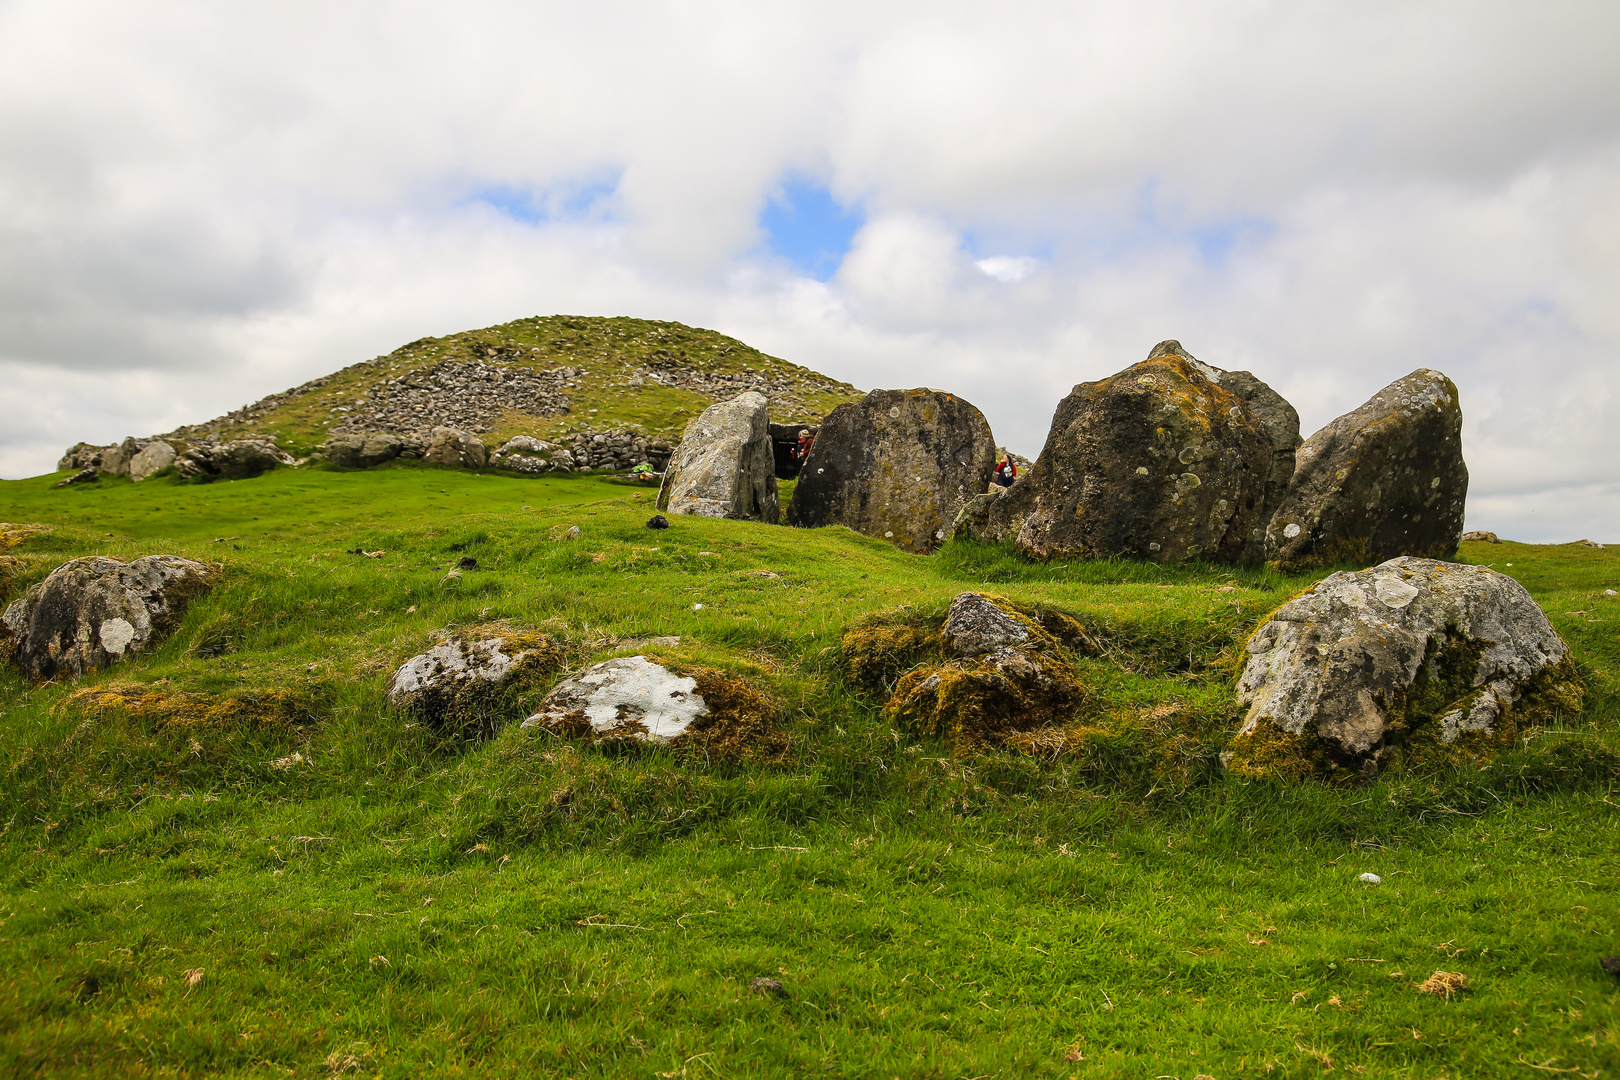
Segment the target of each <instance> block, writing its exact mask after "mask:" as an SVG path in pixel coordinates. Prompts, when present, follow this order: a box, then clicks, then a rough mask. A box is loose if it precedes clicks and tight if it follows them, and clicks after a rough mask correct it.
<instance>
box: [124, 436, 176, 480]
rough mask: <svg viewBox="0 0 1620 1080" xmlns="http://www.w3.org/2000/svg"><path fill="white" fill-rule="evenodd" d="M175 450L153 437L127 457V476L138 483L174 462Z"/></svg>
mask: <svg viewBox="0 0 1620 1080" xmlns="http://www.w3.org/2000/svg"><path fill="white" fill-rule="evenodd" d="M175 457H176V455H175V450H174V447H173V446H170V445H169V444H168V443H166V442H164V441H163V440H162V439H153V440H152V441H151V442H149V443H147V444H146V446H145V447H143V448H142V449H141V450H139V451H137V452H136V454H135V456H134V457H132V458H130V459H129V478H130V479H131V480H134V481H135V482H137V483H139V482H140V481H142V480H146V479H150V478H151V477H152V476H154V475H155V474H157V473H160V472H162V471H163V470H164V469H167V468H168V467H169V466H170V465H173V464H174V459H175Z"/></svg>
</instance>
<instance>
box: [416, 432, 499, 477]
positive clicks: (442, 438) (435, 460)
mask: <svg viewBox="0 0 1620 1080" xmlns="http://www.w3.org/2000/svg"><path fill="white" fill-rule="evenodd" d="M422 460H424V461H427V462H429V463H430V464H433V465H454V466H456V467H458V468H462V469H482V468H483V467H484V466H485V465H487V464H489V448H488V447H486V446H485V445H484V444H483V443H482V442H481V441H480V440H479V438H478V436H476V435H474V434H472V433H471V432H467V431H460V430H458V429H456V428H450V427H436V428H434V429H433V434H432V436H431V438H430V439H429V441H428V448H427V453H426V454H424V455H422Z"/></svg>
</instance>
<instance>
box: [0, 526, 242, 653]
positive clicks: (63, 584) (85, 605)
mask: <svg viewBox="0 0 1620 1080" xmlns="http://www.w3.org/2000/svg"><path fill="white" fill-rule="evenodd" d="M212 583H213V577H212V574H211V573H210V572H209V570H208V568H207V567H206V566H204V565H203V564H202V563H198V562H192V561H191V560H190V559H182V558H180V557H178V556H175V555H147V556H145V557H144V558H140V559H136V560H135V561H134V562H130V563H126V562H122V561H120V560H118V559H110V558H107V557H105V556H100V555H97V556H91V557H88V558H83V559H74V560H72V561H71V562H66V563H63V564H62V565H61V566H59V567H57V568H56V569H55V570H52V571H51V573H50V576H48V577H47V578H46V579H45V580H44V581H42V582H40V583H39V584H38V585H35V586H34V587H33V588H32V589H29V590H28V592H27V593H25V594H24V595H23V596H22V597H21V598H20V599H17V600H14V601H12V602H11V603H10V604H9V605H8V606H7V607H6V610H5V614H4V615H3V616H0V649H4V650H6V651H9V652H10V653H11V654H12V658H13V659H14V660H15V661H16V663H17V666H18V667H20V668H21V669H22V670H23V672H24V673H25V674H26V675H28V676H29V677H30V678H33V679H38V680H40V681H42V682H43V681H44V680H46V679H64V678H78V677H79V676H80V675H83V674H84V673H85V672H87V671H92V670H94V669H96V668H100V667H105V666H106V665H108V664H111V663H112V662H113V661H115V660H121V659H123V658H124V657H125V656H127V655H129V654H130V653H135V652H140V651H142V650H143V649H144V648H146V647H147V646H148V645H150V644H153V643H155V642H156V641H157V640H158V639H159V638H161V637H162V636H163V635H164V634H166V633H167V632H168V631H169V630H171V629H173V626H174V623H175V622H177V621H178V619H179V617H180V614H181V612H183V611H184V610H185V606H186V604H187V602H188V601H189V600H190V599H191V598H192V597H194V596H196V595H198V594H199V593H202V592H205V591H207V589H208V588H209V587H210V586H211V585H212Z"/></svg>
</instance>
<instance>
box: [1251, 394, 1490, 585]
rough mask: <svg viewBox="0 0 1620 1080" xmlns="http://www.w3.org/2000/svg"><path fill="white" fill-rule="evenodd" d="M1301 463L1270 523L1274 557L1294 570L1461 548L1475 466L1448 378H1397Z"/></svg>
mask: <svg viewBox="0 0 1620 1080" xmlns="http://www.w3.org/2000/svg"><path fill="white" fill-rule="evenodd" d="M1295 457H1296V464H1295V466H1294V477H1293V481H1292V482H1291V484H1290V486H1289V489H1288V495H1287V497H1286V498H1284V499H1283V501H1282V505H1281V506H1279V507H1278V509H1277V512H1276V513H1275V514H1273V515H1272V517H1271V521H1270V522H1269V523H1268V524H1267V526H1266V559H1267V561H1269V562H1273V563H1275V564H1277V565H1278V566H1279V567H1281V568H1282V569H1285V570H1290V571H1295V570H1304V569H1309V568H1310V567H1313V566H1321V565H1327V564H1331V563H1335V562H1350V563H1360V564H1361V565H1363V566H1365V565H1366V564H1367V563H1370V562H1378V561H1382V560H1384V559H1391V558H1395V557H1396V556H1399V555H1417V556H1422V557H1426V558H1434V559H1445V558H1450V557H1451V556H1452V555H1453V554H1454V553H1455V552H1456V550H1457V544H1458V542H1459V541H1461V539H1462V527H1463V512H1464V509H1465V504H1466V502H1467V498H1468V466H1467V465H1466V464H1464V462H1463V455H1462V406H1461V405H1460V404H1459V403H1458V400H1457V387H1456V384H1455V383H1453V382H1452V381H1451V380H1450V379H1448V378H1446V377H1445V376H1444V375H1442V374H1441V373H1440V372H1438V371H1433V370H1431V369H1429V368H1423V369H1420V370H1418V371H1414V372H1412V374H1410V375H1408V376H1406V377H1405V378H1402V379H1397V380H1395V381H1394V382H1392V383H1390V384H1389V385H1388V386H1386V387H1384V388H1383V389H1382V390H1380V391H1378V393H1377V394H1374V395H1373V397H1372V399H1371V400H1369V401H1368V402H1367V403H1366V404H1364V405H1362V406H1361V407H1360V408H1359V409H1356V410H1355V411H1353V412H1349V413H1346V414H1345V415H1343V416H1341V417H1339V418H1338V419H1336V420H1334V421H1332V422H1331V423H1329V424H1328V425H1327V426H1326V427H1324V428H1322V430H1321V431H1318V432H1317V433H1316V434H1315V435H1312V436H1311V437H1310V438H1309V439H1307V440H1306V441H1305V444H1304V445H1303V446H1301V447H1300V448H1299V452H1298V453H1297V454H1296V455H1295Z"/></svg>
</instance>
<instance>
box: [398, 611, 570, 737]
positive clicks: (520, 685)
mask: <svg viewBox="0 0 1620 1080" xmlns="http://www.w3.org/2000/svg"><path fill="white" fill-rule="evenodd" d="M562 663H563V653H562V650H561V649H560V648H559V647H558V645H557V643H556V642H555V641H554V640H553V639H552V638H551V637H550V636H549V635H547V634H542V633H536V632H533V631H518V632H512V631H501V632H497V633H493V634H491V635H490V636H488V637H484V638H479V639H477V640H467V639H464V638H460V637H449V638H446V639H445V640H444V641H441V642H440V643H439V644H437V645H435V646H434V647H433V648H431V649H429V650H428V651H427V652H425V653H421V654H419V655H417V656H413V657H411V658H410V659H409V660H407V661H405V662H404V663H403V664H401V665H400V666H399V669H398V670H397V671H395V672H394V677H393V678H392V679H391V680H389V683H388V700H389V702H390V703H391V704H393V705H394V706H395V707H396V708H398V709H400V710H402V711H404V712H407V713H410V714H411V715H413V716H415V717H417V718H418V719H419V720H421V721H423V722H424V723H426V724H428V725H429V726H430V727H433V728H435V729H437V730H439V731H442V732H445V733H446V734H450V735H454V736H460V737H463V738H483V737H487V736H489V735H492V734H494V732H495V731H496V730H497V729H498V728H499V727H500V724H501V722H502V720H504V719H507V718H508V714H511V715H521V713H518V712H515V710H516V705H515V702H516V700H517V697H518V696H519V695H520V694H522V693H523V692H524V691H525V690H529V689H532V687H533V685H534V683H535V681H536V680H537V679H539V678H540V677H541V676H543V675H546V674H548V673H550V672H552V671H555V670H556V669H557V668H559V667H561V666H562Z"/></svg>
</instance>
